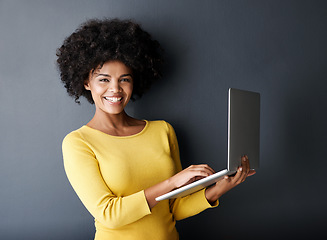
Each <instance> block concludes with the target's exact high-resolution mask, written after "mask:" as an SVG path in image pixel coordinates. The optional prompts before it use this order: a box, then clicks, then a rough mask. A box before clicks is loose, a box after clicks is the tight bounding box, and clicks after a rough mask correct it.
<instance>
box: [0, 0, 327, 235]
mask: <svg viewBox="0 0 327 240" xmlns="http://www.w3.org/2000/svg"><path fill="white" fill-rule="evenodd" d="M104 17H106V18H121V19H133V20H134V21H136V22H138V23H140V24H141V25H142V27H143V28H144V29H145V30H147V31H148V32H150V33H151V35H152V36H153V37H154V38H155V39H157V40H158V41H159V42H160V43H161V45H162V46H163V48H164V49H165V57H166V63H167V65H166V71H165V73H164V77H163V79H162V80H161V81H158V82H156V83H155V84H154V85H153V87H152V88H151V91H149V93H147V94H146V95H144V97H142V98H141V99H139V100H137V101H136V102H134V103H132V104H130V105H129V106H128V109H127V111H128V113H129V114H130V115H132V116H134V117H137V118H140V119H148V120H157V119H163V120H166V121H168V122H169V123H170V124H172V125H173V127H174V128H175V130H176V133H177V137H178V140H179V145H180V151H181V160H182V164H183V167H187V166H189V165H190V164H200V163H208V164H209V165H210V166H212V167H213V168H214V169H215V170H216V171H218V170H221V169H224V168H226V158H227V93H228V88H229V87H233V88H239V89H245V90H251V91H256V92H259V93H260V94H261V135H260V136H261V142H260V144H261V149H260V150H261V152H260V160H261V167H260V169H259V170H258V171H257V174H256V175H254V176H253V177H250V178H248V179H247V180H246V182H245V183H243V184H241V185H240V186H238V187H237V188H235V189H233V190H232V191H230V192H228V193H227V194H226V195H224V196H223V197H222V198H221V199H220V205H219V206H218V207H217V208H215V209H209V210H206V211H205V212H203V213H201V214H199V215H197V216H194V217H191V218H188V219H185V220H183V221H180V222H177V229H178V231H179V233H180V236H181V239H209V238H210V239H241V237H245V239H247V238H249V237H254V238H256V237H258V238H259V237H260V238H261V239H269V238H276V237H279V236H281V237H283V238H288V237H293V238H294V237H296V236H311V237H312V236H321V237H323V236H325V237H326V236H327V234H326V231H325V220H326V214H327V207H326V202H327V193H326V183H327V180H326V174H325V169H327V164H326V156H327V150H326V149H327V148H326V146H327V141H326V139H327V125H326V122H327V113H326V109H327V94H326V90H327V45H326V43H327V31H326V26H327V2H326V1H318V0H311V1H309V0H308V1H305V0H303V1H300V0H299V1H296V0H264V1H262V0H235V1H230V0H218V1H215V0H201V1H198V0H176V1H167V0H155V1H153V0H94V1H82V0H81V1H78V0H62V1H61V0H57V1H50V0H44V1H39V0H30V1H23V0H0V134H1V138H0V203H1V204H0V238H1V239H7V240H16V239H26V240H27V239H33V240H38V239H40V240H41V239H55V240H58V239H76V240H77V239H78V240H84V239H85V240H87V239H92V238H93V237H94V231H95V229H94V222H93V221H94V220H93V217H92V216H91V215H90V214H89V213H88V212H87V210H86V209H85V207H84V206H83V205H82V203H81V202H80V200H79V199H78V197H77V195H76V194H75V192H74V191H73V189H72V187H71V186H70V184H69V182H68V180H67V177H66V175H65V172H64V168H63V161H62V153H61V143H62V140H63V138H64V136H65V135H66V134H67V133H69V132H70V131H72V130H75V129H77V128H79V127H81V126H82V125H84V124H86V123H87V122H88V121H89V120H90V119H91V118H92V116H93V114H94V106H92V105H90V104H89V103H88V102H87V101H86V100H82V101H81V104H80V105H78V104H76V103H75V102H74V99H73V98H71V97H69V96H68V95H67V93H66V90H65V89H64V87H63V85H62V84H61V81H60V76H59V73H58V71H57V68H56V64H55V62H56V49H57V48H58V47H60V46H61V44H62V42H63V40H64V39H65V37H67V36H68V35H69V34H71V33H72V32H73V31H74V30H75V29H76V28H77V27H78V26H79V25H80V24H81V23H82V22H84V21H86V20H88V19H90V18H100V19H101V18H104ZM245 141H246V140H245Z"/></svg>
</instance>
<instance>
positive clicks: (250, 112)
mask: <svg viewBox="0 0 327 240" xmlns="http://www.w3.org/2000/svg"><path fill="white" fill-rule="evenodd" d="M228 96H229V97H228V170H230V171H235V170H237V168H238V166H241V156H243V155H245V154H246V155H247V156H248V157H249V160H250V168H251V169H257V168H259V157H260V156H259V155H260V94H259V93H256V92H250V91H245V90H239V89H235V88H230V89H229V93H228Z"/></svg>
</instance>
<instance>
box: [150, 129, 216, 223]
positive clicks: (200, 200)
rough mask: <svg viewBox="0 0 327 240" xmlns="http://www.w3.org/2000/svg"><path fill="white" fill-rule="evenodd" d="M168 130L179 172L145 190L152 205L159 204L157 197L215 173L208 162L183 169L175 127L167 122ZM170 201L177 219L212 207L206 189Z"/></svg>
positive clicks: (172, 155)
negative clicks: (206, 195) (205, 192)
mask: <svg viewBox="0 0 327 240" xmlns="http://www.w3.org/2000/svg"><path fill="white" fill-rule="evenodd" d="M167 132H168V140H169V148H170V154H171V157H172V160H173V161H174V163H175V166H176V172H178V173H177V174H175V175H174V176H172V177H171V178H169V179H167V180H166V181H164V182H161V183H159V184H157V185H155V186H152V187H150V188H148V189H146V190H145V195H146V196H147V200H148V202H149V206H150V207H153V206H155V205H156V204H157V202H156V201H155V197H158V196H160V195H162V194H164V193H167V192H169V191H171V190H173V189H175V188H178V187H181V186H183V185H185V184H188V183H190V182H193V181H195V180H197V179H200V178H203V177H206V176H208V175H211V174H213V173H214V170H213V169H211V168H210V167H209V166H208V165H206V164H203V165H192V166H190V167H188V168H186V169H184V170H183V171H182V165H181V162H180V158H179V148H178V143H177V138H176V135H175V131H174V129H173V128H172V127H171V126H170V125H169V124H167ZM169 202H170V208H171V211H172V213H173V214H174V217H175V219H177V220H180V219H184V218H187V217H190V216H193V215H195V214H198V213H199V212H201V211H203V210H205V209H207V208H209V207H212V205H210V204H209V203H208V201H207V199H206V197H205V194H204V189H203V190H202V191H199V192H196V193H193V194H191V195H188V196H186V197H183V198H177V199H173V200H169ZM217 205H218V201H216V204H215V206H217Z"/></svg>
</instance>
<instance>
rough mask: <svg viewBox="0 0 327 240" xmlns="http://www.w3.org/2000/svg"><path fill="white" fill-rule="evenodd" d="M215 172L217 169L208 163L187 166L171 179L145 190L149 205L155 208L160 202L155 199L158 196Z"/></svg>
mask: <svg viewBox="0 0 327 240" xmlns="http://www.w3.org/2000/svg"><path fill="white" fill-rule="evenodd" d="M214 173H215V171H214V170H213V169H212V168H211V167H209V166H208V165H207V164H200V165H191V166H189V167H188V168H185V169H184V170H182V171H180V172H179V173H177V174H175V175H174V176H172V177H170V178H169V179H167V180H165V181H163V182H160V183H158V184H156V185H154V186H151V187H149V188H147V189H145V190H144V194H145V197H146V199H147V202H148V204H149V207H150V208H153V207H154V206H155V205H157V203H158V202H157V201H156V200H155V198H156V197H158V196H160V195H162V194H165V193H167V192H170V191H171V190H174V189H175V188H179V187H182V186H184V185H186V184H189V183H192V182H194V181H196V180H199V179H202V178H205V177H207V176H209V175H212V174H214Z"/></svg>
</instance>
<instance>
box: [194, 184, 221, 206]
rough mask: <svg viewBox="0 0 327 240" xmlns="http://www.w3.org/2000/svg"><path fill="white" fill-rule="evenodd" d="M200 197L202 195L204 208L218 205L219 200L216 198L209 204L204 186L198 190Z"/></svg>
mask: <svg viewBox="0 0 327 240" xmlns="http://www.w3.org/2000/svg"><path fill="white" fill-rule="evenodd" d="M198 193H199V194H200V195H201V197H202V199H203V200H202V201H203V206H206V208H215V207H217V206H218V205H219V200H218V199H217V200H216V201H215V202H214V203H212V204H210V203H209V202H208V200H207V198H206V194H205V193H206V188H204V189H202V190H201V191H199V192H198Z"/></svg>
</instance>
